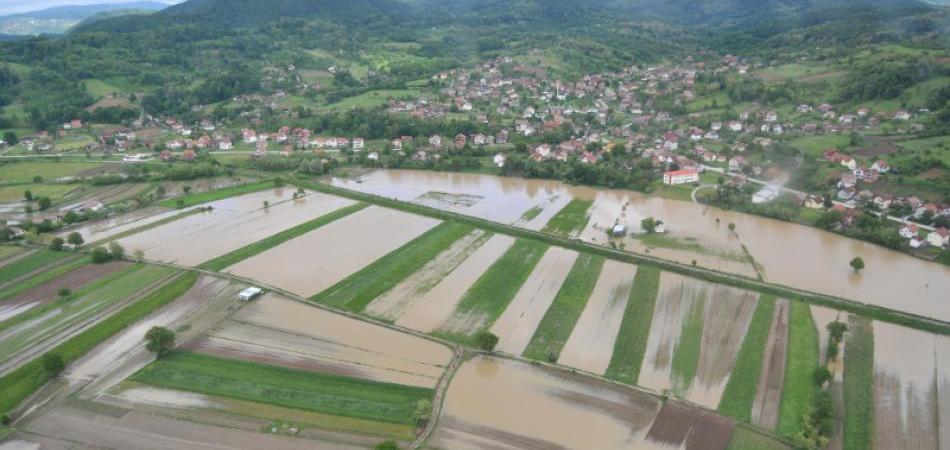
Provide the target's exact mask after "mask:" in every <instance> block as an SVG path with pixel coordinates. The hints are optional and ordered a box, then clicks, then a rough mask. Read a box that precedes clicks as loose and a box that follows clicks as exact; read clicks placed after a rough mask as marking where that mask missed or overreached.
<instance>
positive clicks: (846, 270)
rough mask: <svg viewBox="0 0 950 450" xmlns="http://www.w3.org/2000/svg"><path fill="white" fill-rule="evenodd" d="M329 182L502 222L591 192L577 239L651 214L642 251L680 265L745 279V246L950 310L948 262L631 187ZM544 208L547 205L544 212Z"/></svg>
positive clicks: (401, 176) (785, 271)
mask: <svg viewBox="0 0 950 450" xmlns="http://www.w3.org/2000/svg"><path fill="white" fill-rule="evenodd" d="M333 184H335V185H338V186H343V187H347V188H350V189H355V190H359V191H363V192H369V193H374V194H378V195H381V196H385V197H391V198H397V199H401V200H407V201H411V200H414V199H416V198H417V197H419V196H422V195H425V194H426V193H428V192H433V191H435V192H445V193H452V194H469V195H474V194H477V195H478V196H479V197H481V198H480V199H478V200H477V201H476V202H475V203H474V204H472V205H471V206H464V205H456V204H447V205H445V206H444V208H445V209H449V210H452V211H457V212H461V213H464V214H469V215H473V216H476V217H484V218H488V219H491V220H496V221H499V222H503V223H515V222H517V221H518V220H519V219H520V218H521V217H522V215H523V214H524V213H525V211H528V210H529V209H531V208H533V207H536V206H539V205H544V204H546V203H550V199H551V198H552V197H555V196H556V197H557V198H558V203H560V202H561V201H562V200H561V199H562V198H575V197H576V198H586V199H593V200H595V203H594V207H593V210H592V211H593V214H594V217H592V218H591V221H590V224H589V225H588V229H587V230H585V231H584V233H582V236H583V237H584V238H585V239H589V240H591V241H594V242H598V243H604V241H605V238H606V233H604V231H603V230H602V229H601V228H603V227H604V225H605V223H609V224H613V222H614V221H615V220H616V219H617V218H620V217H621V215H623V219H624V221H625V222H626V224H627V225H628V229H630V230H631V231H635V230H637V229H638V228H639V220H640V219H641V218H643V217H654V218H657V219H659V220H662V221H663V222H664V224H665V225H666V228H667V230H668V231H669V233H668V234H667V235H666V236H664V237H668V238H669V240H670V241H672V242H673V244H668V245H665V246H653V247H652V250H651V254H654V255H657V256H661V257H664V258H670V259H673V260H676V261H679V262H682V263H686V264H690V263H691V261H692V260H693V259H696V260H697V263H698V264H699V265H700V266H703V267H711V268H717V269H719V270H724V271H729V272H733V273H739V274H743V275H749V276H753V275H754V268H753V267H752V265H751V264H750V263H749V262H748V261H747V260H746V259H745V258H743V253H742V249H741V246H742V245H745V246H746V248H747V249H748V251H749V252H750V253H751V255H752V257H753V258H754V259H755V261H756V263H758V264H760V265H761V267H762V269H763V272H764V276H765V279H766V280H768V281H773V282H776V283H780V284H784V285H788V286H793V287H798V288H802V289H807V290H810V291H814V292H819V293H823V294H828V295H835V296H841V297H845V298H850V299H854V300H858V301H862V302H867V303H872V304H876V305H880V306H884V307H888V308H893V309H896V310H901V311H907V312H911V313H915V314H922V315H928V316H931V317H936V318H939V319H941V320H947V321H950V308H948V307H947V306H946V304H945V300H944V298H943V297H944V296H945V293H946V292H950V267H946V266H941V265H938V264H934V263H929V262H926V261H923V260H919V259H916V258H913V257H910V256H907V255H904V254H901V253H897V252H894V251H891V250H888V249H885V248H883V247H880V246H877V245H873V244H869V243H865V242H861V241H856V240H853V239H848V238H845V237H842V236H839V235H836V234H833V233H828V232H825V231H822V230H818V229H815V228H811V227H806V226H801V225H796V224H792V223H787V222H780V221H776V220H771V219H766V218H762V217H758V216H753V215H748V214H742V213H735V212H730V211H723V210H719V209H715V208H708V207H706V206H703V205H698V204H693V203H687V202H681V201H676V200H669V199H663V198H658V197H649V196H645V195H642V194H638V193H635V192H632V191H621V190H595V189H590V188H585V187H574V186H568V185H566V184H563V183H560V182H556V181H547V180H527V179H520V178H502V177H495V176H490V175H478V174H458V173H439V172H428V171H426V172H423V171H405V170H381V171H376V172H373V173H370V174H368V175H365V176H363V177H361V178H360V179H358V180H342V179H334V180H333ZM624 206H626V208H624ZM549 209H553V208H550V207H548V208H545V210H544V211H545V212H547V210H549ZM542 215H544V212H542ZM540 217H541V216H539V217H538V219H540ZM717 219H718V222H717ZM729 223H734V224H735V225H736V230H735V231H736V233H735V235H734V234H733V233H731V232H729V230H728V228H727V225H728V224H729ZM736 235H738V237H736ZM777 236H781V239H777V238H776V237H777ZM595 239H596V241H595ZM625 243H626V248H627V249H630V250H638V249H643V248H644V245H643V244H642V243H641V242H640V241H639V240H637V239H633V238H627V239H626V240H625ZM697 246H698V247H697ZM671 247H682V248H671ZM857 255H860V256H861V257H862V258H863V259H864V261H865V263H866V266H867V267H866V269H865V270H864V271H863V272H862V274H860V275H855V274H854V273H853V271H852V270H851V268H850V267H849V266H848V261H850V260H851V259H852V258H854V257H855V256H857ZM802 262H808V264H803V263H802Z"/></svg>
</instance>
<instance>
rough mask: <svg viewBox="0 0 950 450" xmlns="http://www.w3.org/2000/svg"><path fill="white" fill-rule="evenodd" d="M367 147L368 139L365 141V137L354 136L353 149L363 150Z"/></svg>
mask: <svg viewBox="0 0 950 450" xmlns="http://www.w3.org/2000/svg"><path fill="white" fill-rule="evenodd" d="M365 147H366V141H364V140H363V138H361V137H355V138H353V150H356V151H360V150H363V148H365Z"/></svg>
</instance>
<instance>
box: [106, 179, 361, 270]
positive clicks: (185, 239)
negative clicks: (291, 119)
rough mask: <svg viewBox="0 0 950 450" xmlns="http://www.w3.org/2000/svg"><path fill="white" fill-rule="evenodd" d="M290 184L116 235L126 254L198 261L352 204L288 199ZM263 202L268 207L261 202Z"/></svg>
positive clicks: (336, 200)
mask: <svg viewBox="0 0 950 450" xmlns="http://www.w3.org/2000/svg"><path fill="white" fill-rule="evenodd" d="M293 193H294V189H293V188H281V189H273V190H267V191H261V192H255V193H252V194H246V195H241V196H239V197H233V198H229V199H225V200H220V201H216V202H211V203H210V206H212V210H211V211H208V212H202V213H198V214H194V215H191V216H188V217H184V218H181V219H178V220H176V221H174V222H171V223H167V224H164V225H160V226H158V227H155V228H151V229H148V230H145V231H142V232H141V233H137V234H135V235H132V236H129V237H125V238H122V239H120V242H121V243H122V245H123V246H124V247H125V248H126V250H127V251H128V252H129V253H132V252H134V251H135V250H142V251H143V252H145V257H146V258H148V259H151V260H157V261H162V262H174V263H178V264H182V265H187V266H192V265H198V264H201V263H203V262H205V261H208V260H210V259H213V258H216V257H218V256H221V255H223V254H225V253H228V252H230V251H232V250H236V249H238V248H241V247H244V246H246V245H249V244H252V243H254V242H257V241H259V240H261V239H264V238H266V237H269V236H272V235H274V234H277V233H279V232H281V231H283V230H285V229H287V228H292V227H294V226H296V225H299V224H301V223H304V222H306V221H308V220H311V219H316V218H317V217H319V216H321V215H324V214H326V213H329V212H331V211H334V210H336V209H339V208H342V207H345V206H348V205H351V204H353V201H352V200H349V199H344V198H340V197H335V196H330V195H325V194H314V193H311V194H309V195H305V196H303V197H300V198H297V199H293V198H292V195H293ZM264 202H268V204H269V205H270V206H268V207H266V208H265V207H264Z"/></svg>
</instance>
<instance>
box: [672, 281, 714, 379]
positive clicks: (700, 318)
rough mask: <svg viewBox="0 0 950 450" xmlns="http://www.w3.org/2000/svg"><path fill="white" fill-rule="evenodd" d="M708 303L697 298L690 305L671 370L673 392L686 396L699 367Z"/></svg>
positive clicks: (674, 352)
mask: <svg viewBox="0 0 950 450" xmlns="http://www.w3.org/2000/svg"><path fill="white" fill-rule="evenodd" d="M705 306H706V302H705V300H703V297H701V296H696V297H695V300H694V301H692V302H690V303H689V310H688V311H687V312H686V320H684V321H683V324H682V329H681V331H680V340H679V342H678V343H677V344H676V348H675V349H673V361H672V362H671V363H670V369H671V372H672V374H673V392H675V393H676V394H677V395H679V396H685V395H686V391H687V390H689V387H690V385H692V384H693V378H695V377H696V369H697V368H698V367H699V352H700V351H701V350H702V346H703V328H704V327H703V323H704V318H705V315H704V313H705V310H706V308H705Z"/></svg>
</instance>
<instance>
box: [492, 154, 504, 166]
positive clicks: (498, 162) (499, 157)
mask: <svg viewBox="0 0 950 450" xmlns="http://www.w3.org/2000/svg"><path fill="white" fill-rule="evenodd" d="M492 162H493V163H494V164H495V166H496V167H505V154H504V153H498V154H496V155H495V157H494V158H492Z"/></svg>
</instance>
